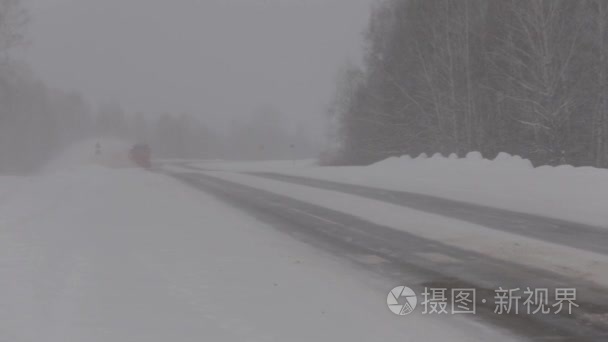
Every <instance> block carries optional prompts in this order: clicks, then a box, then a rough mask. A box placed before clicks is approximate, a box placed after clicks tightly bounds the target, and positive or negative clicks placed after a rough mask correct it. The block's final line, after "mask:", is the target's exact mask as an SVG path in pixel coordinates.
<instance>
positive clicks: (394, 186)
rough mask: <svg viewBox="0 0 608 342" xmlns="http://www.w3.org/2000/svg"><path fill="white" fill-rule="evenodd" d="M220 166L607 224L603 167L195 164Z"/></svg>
mask: <svg viewBox="0 0 608 342" xmlns="http://www.w3.org/2000/svg"><path fill="white" fill-rule="evenodd" d="M195 165H198V166H201V167H204V168H209V169H220V170H232V171H258V172H259V171H266V172H277V173H284V174H290V175H298V176H304V177H311V178H318V179H324V180H332V181H338V182H344V183H351V184H359V185H366V186H372V187H377V188H383V189H390V190H402V191H410V192H415V193H422V194H428V195H433V196H438V197H442V198H447V199H454V200H459V201H465V202H470V203H475V204H481V205H486V206H492V207H496V208H503V209H508V210H514V211H520V212H525V213H531V214H538V215H542V216H548V217H553V218H558V219H564V220H570V221H575V222H580V223H586V224H590V225H595V226H600V227H604V228H608V210H606V207H607V206H608V170H605V169H596V168H592V167H578V168H575V167H572V166H559V167H550V166H542V167H537V168H534V167H532V164H531V163H530V161H528V160H525V159H522V158H520V157H518V156H510V155H508V154H504V153H502V154H500V155H499V156H498V157H497V158H496V159H495V160H487V159H483V158H482V157H481V155H480V154H479V153H474V152H473V153H469V155H467V157H466V158H461V159H458V158H456V157H455V156H452V157H442V156H440V155H435V156H432V157H428V158H427V157H426V156H424V155H422V156H419V157H417V158H411V157H409V156H404V157H401V158H390V159H387V160H384V161H381V162H379V163H376V164H374V165H371V166H365V167H359V166H354V167H319V166H315V165H314V163H312V162H311V161H303V162H298V163H297V164H295V165H294V163H293V162H288V161H287V162H268V163H263V162H260V163H238V162H222V161H206V162H198V163H195Z"/></svg>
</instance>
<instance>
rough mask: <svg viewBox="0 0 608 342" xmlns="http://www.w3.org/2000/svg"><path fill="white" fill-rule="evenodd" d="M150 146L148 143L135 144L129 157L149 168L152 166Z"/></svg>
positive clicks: (140, 165)
mask: <svg viewBox="0 0 608 342" xmlns="http://www.w3.org/2000/svg"><path fill="white" fill-rule="evenodd" d="M150 155H151V151H150V146H148V145H147V144H135V145H133V147H132V148H131V151H130V152H129V158H131V161H133V162H134V163H135V164H136V165H137V166H139V167H143V168H146V169H149V168H150V167H151V166H152V163H151V162H150Z"/></svg>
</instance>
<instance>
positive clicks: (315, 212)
mask: <svg viewBox="0 0 608 342" xmlns="http://www.w3.org/2000/svg"><path fill="white" fill-rule="evenodd" d="M216 165H217V163H216ZM164 169H166V170H168V172H169V173H170V174H172V175H175V176H176V177H178V178H179V179H182V180H184V181H185V182H186V183H188V184H190V185H192V186H194V187H197V188H199V189H201V190H203V191H206V192H209V193H213V194H215V195H216V196H218V197H219V198H221V199H222V200H224V201H227V202H229V203H231V204H233V205H236V206H238V207H239V208H241V209H244V210H247V211H249V212H251V213H253V214H255V215H257V216H258V217H260V219H263V220H265V221H266V222H269V223H270V224H272V225H274V226H277V227H281V228H283V229H284V230H287V231H293V233H294V235H296V236H301V235H308V237H309V238H310V237H311V236H312V238H310V239H309V240H308V241H307V242H309V243H311V242H310V240H313V242H312V243H311V244H315V243H314V241H317V242H318V241H321V243H317V245H320V246H321V247H325V248H326V249H327V250H329V251H332V252H333V253H334V254H336V255H341V256H348V257H350V258H351V259H355V260H357V259H363V260H366V259H368V258H369V257H370V256H371V257H372V258H376V259H375V260H378V257H379V258H380V259H381V260H383V262H382V265H381V266H382V267H379V266H378V265H374V267H371V268H374V269H375V271H376V272H378V269H381V270H380V272H378V273H383V272H384V274H383V276H386V275H387V274H389V276H390V275H394V274H395V272H397V273H398V274H400V276H402V277H403V278H411V276H412V274H414V273H418V274H420V273H422V278H423V279H424V280H420V279H418V280H419V283H418V285H420V284H425V285H426V284H443V285H446V286H447V287H448V288H458V287H471V286H473V287H476V288H478V289H482V290H491V289H497V288H499V287H506V288H527V287H530V288H550V289H553V288H576V289H577V290H578V295H579V297H578V300H579V302H580V304H581V306H582V308H581V310H579V312H578V313H577V314H576V315H573V316H571V317H568V320H566V321H564V320H562V318H561V317H558V318H556V317H555V316H553V317H551V316H547V317H538V316H536V317H528V319H526V320H525V321H520V322H518V323H515V324H514V325H515V327H514V328H515V329H514V330H516V331H517V330H519V332H522V331H525V335H526V336H534V337H535V338H554V337H555V336H561V337H564V336H567V335H568V334H573V336H576V337H575V340H577V338H578V339H580V338H581V336H583V335H585V336H587V337H589V336H596V339H599V340H602V339H603V338H604V337H605V336H604V333H603V331H605V329H606V327H605V326H604V325H603V324H602V323H601V321H603V320H604V317H606V312H607V311H606V310H607V305H608V293H607V291H606V288H608V282H607V281H608V279H607V278H606V274H607V267H608V260H607V257H606V253H605V250H604V249H603V246H602V245H601V241H602V240H605V239H606V236H607V235H606V233H605V231H604V230H603V229H595V228H594V227H586V226H584V225H581V227H582V229H587V228H588V229H594V230H593V231H592V232H593V234H583V232H584V230H580V231H577V232H576V233H574V230H576V229H574V228H577V225H576V224H570V223H568V222H560V221H555V220H553V219H549V218H547V219H543V218H542V217H540V216H536V217H531V216H525V215H524V216H520V215H519V214H518V213H514V212H507V211H500V210H493V209H491V208H483V207H460V204H459V203H457V202H450V201H445V202H437V201H434V199H432V198H431V199H430V201H429V199H428V198H426V199H422V200H427V203H425V205H426V206H433V205H437V208H423V210H424V211H426V212H422V211H419V210H412V209H411V208H408V207H409V205H404V204H403V203H401V202H400V200H407V196H402V197H399V196H398V195H401V193H390V194H384V193H382V191H381V190H378V191H375V190H373V189H367V188H364V187H357V186H348V185H344V186H341V187H338V186H337V185H336V184H335V183H327V182H325V183H323V182H317V181H314V180H312V179H305V178H301V177H300V178H289V177H277V176H270V177H269V175H268V174H257V173H254V174H252V173H248V172H235V171H233V170H227V171H223V170H220V169H219V168H216V169H214V170H206V169H199V168H196V167H191V166H190V164H188V165H186V164H184V163H171V164H169V165H165V167H164ZM379 194H381V195H379ZM404 195H407V194H404ZM383 196H384V197H387V198H383ZM416 200H418V199H416ZM438 203H439V204H438ZM417 209H418V208H417ZM471 210H478V211H479V212H470V213H469V214H470V215H471V216H474V215H476V216H477V218H472V219H470V218H468V217H466V213H467V211H471ZM484 210H485V211H487V212H484ZM429 212H431V213H429ZM454 213H456V214H454ZM442 214H445V215H442ZM458 215H460V216H462V217H461V218H460V219H454V217H456V218H458ZM463 215H464V216H463ZM484 220H485V221H484ZM478 221H479V222H478ZM516 225H522V227H523V226H525V227H527V228H528V229H530V230H535V231H530V232H526V231H523V230H522V229H521V228H522V227H516ZM567 236H570V239H572V238H574V236H576V239H577V241H569V240H568V239H567V238H566V237H567ZM315 238H316V239H315ZM326 243H330V244H331V245H330V246H324V244H326ZM598 243H599V244H598ZM343 245H347V246H348V247H349V248H350V250H349V249H348V248H346V249H345V248H343ZM587 247H589V248H587ZM363 263H365V261H364V262H363ZM386 269H390V270H389V271H386ZM400 272H401V273H400ZM410 281H411V282H412V280H411V279H410ZM490 316H491V315H490ZM486 318H487V317H486ZM500 323H507V322H505V321H504V320H502V321H501V322H500ZM596 323H600V324H599V331H596V332H593V329H592V330H591V331H585V330H586V327H587V326H592V325H596ZM511 325H513V324H511ZM534 330H536V332H535V331H534ZM596 333H599V334H600V335H599V337H598V335H596ZM579 334H580V335H579ZM591 340H594V339H593V338H591Z"/></svg>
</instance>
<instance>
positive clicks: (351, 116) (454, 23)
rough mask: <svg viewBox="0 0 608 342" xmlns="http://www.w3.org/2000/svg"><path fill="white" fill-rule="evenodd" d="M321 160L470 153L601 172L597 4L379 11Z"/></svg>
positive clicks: (430, 2)
mask: <svg viewBox="0 0 608 342" xmlns="http://www.w3.org/2000/svg"><path fill="white" fill-rule="evenodd" d="M366 42H367V44H366V45H367V50H366V55H365V57H366V58H365V65H364V68H363V70H360V69H359V68H357V67H348V68H347V70H345V71H344V72H343V73H342V76H341V78H340V81H339V87H338V94H337V96H336V99H335V102H334V105H333V107H332V111H331V113H332V118H333V120H334V122H335V124H336V133H337V134H336V137H337V142H338V144H337V148H335V149H333V150H332V151H330V152H331V153H330V154H328V155H326V156H325V157H326V158H325V161H326V162H332V163H341V164H365V163H370V162H373V161H376V160H379V159H383V158H386V157H388V156H395V155H402V154H410V155H417V154H419V153H423V152H425V153H427V154H432V153H438V152H439V153H443V154H446V155H447V154H450V153H457V154H460V155H464V154H465V153H466V152H469V151H480V152H482V153H483V155H484V156H485V157H487V158H492V157H494V156H495V155H496V154H497V153H498V152H508V153H511V154H518V155H521V156H524V157H526V158H529V159H531V160H532V161H533V162H534V163H535V164H537V165H538V164H551V165H556V164H564V163H567V164H573V165H593V166H598V167H608V98H607V97H608V1H605V0H578V1H571V0H384V1H383V2H382V3H381V4H379V5H377V6H376V7H375V9H374V11H373V14H372V16H371V20H370V23H369V28H368V30H367V34H366Z"/></svg>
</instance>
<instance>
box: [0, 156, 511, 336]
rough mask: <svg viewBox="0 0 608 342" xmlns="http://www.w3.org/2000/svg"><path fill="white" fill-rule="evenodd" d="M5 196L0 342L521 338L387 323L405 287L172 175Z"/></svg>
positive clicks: (88, 178) (72, 179) (437, 323)
mask: <svg viewBox="0 0 608 342" xmlns="http://www.w3.org/2000/svg"><path fill="white" fill-rule="evenodd" d="M9 185H10V186H9ZM0 198H2V200H1V202H0V340H6V341H58V342H59V341H61V342H64V341H201V340H208V341H312V340H317V341H418V340H427V341H440V340H446V341H448V340H449V341H489V340H492V341H509V340H517V338H515V337H513V336H511V335H509V334H507V333H506V332H505V331H504V330H501V329H498V328H491V327H489V326H486V325H485V324H482V322H480V321H477V320H469V319H464V318H461V317H456V316H445V317H425V316H421V315H414V314H413V315H410V316H407V317H398V316H395V315H393V314H392V313H390V312H389V311H388V309H387V307H386V296H387V293H388V291H389V290H390V289H391V288H392V287H394V286H397V285H406V284H401V283H394V282H393V280H390V278H383V277H378V276H372V275H373V274H374V273H371V272H370V271H368V270H367V269H365V268H361V267H358V266H357V264H356V263H354V262H352V261H350V260H349V259H345V258H341V257H339V256H337V255H335V254H333V253H329V252H326V251H323V250H322V249H318V248H316V247H314V246H311V245H308V244H306V243H303V242H302V241H299V240H298V239H293V238H292V237H290V236H289V235H288V234H284V233H281V232H280V231H277V230H276V229H275V228H276V227H272V225H271V224H269V223H267V222H264V221H262V220H259V219H257V218H256V217H255V216H254V215H251V214H250V213H246V212H244V211H241V210H239V209H237V208H231V207H229V206H227V205H226V204H225V203H222V202H220V201H218V200H217V199H215V198H212V197H210V196H209V195H207V194H204V193H203V192H200V191H199V190H197V189H195V188H193V187H188V186H186V185H184V184H182V183H181V182H178V181H177V180H174V179H172V178H170V177H167V176H163V175H157V174H150V173H148V172H144V171H139V170H133V169H113V170H111V169H106V168H101V167H82V168H73V169H72V170H70V171H65V172H55V173H53V174H49V175H43V176H36V177H29V178H20V179H19V180H15V179H13V178H0ZM368 261H369V260H368ZM413 279H414V278H413V277H412V280H413ZM403 280H404V281H407V280H408V279H403Z"/></svg>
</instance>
